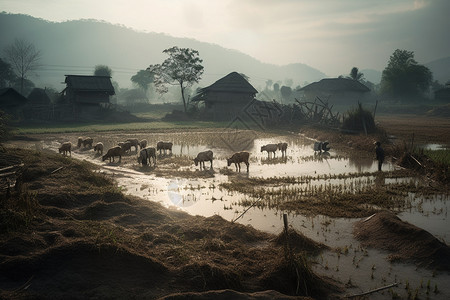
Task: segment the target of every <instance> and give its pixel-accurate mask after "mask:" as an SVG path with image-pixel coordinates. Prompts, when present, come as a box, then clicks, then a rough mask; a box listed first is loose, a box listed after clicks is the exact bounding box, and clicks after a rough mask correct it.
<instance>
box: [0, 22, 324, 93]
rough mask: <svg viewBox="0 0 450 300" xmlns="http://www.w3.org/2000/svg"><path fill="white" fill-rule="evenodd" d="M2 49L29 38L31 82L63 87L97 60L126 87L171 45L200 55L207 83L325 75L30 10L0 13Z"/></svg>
mask: <svg viewBox="0 0 450 300" xmlns="http://www.w3.org/2000/svg"><path fill="white" fill-rule="evenodd" d="M0 34H1V37H2V38H1V39H0V49H4V47H5V46H7V45H10V44H12V43H13V42H14V39H15V38H19V39H25V40H27V41H30V42H32V43H33V44H34V45H35V46H36V48H37V49H39V50H40V51H41V53H42V60H41V64H42V65H43V66H42V67H41V69H39V70H38V71H37V75H38V78H31V79H32V80H33V81H34V82H35V83H37V84H39V85H41V86H43V85H46V86H52V87H54V88H56V89H57V90H61V89H62V88H64V85H63V84H61V82H63V81H64V75H65V74H80V75H91V74H93V71H94V67H95V65H99V64H103V65H107V66H109V67H110V68H111V69H112V70H113V80H115V81H117V82H118V83H119V85H120V86H121V87H130V86H131V81H130V78H131V76H133V75H134V74H136V72H137V71H138V70H140V69H145V68H146V67H148V66H149V65H150V64H156V63H161V62H162V61H163V60H164V59H165V58H167V56H166V55H164V54H163V53H162V51H163V50H164V49H167V48H170V47H172V46H179V47H189V48H193V49H195V50H197V51H199V53H200V57H201V58H202V59H203V65H204V67H205V72H204V76H203V80H202V81H201V82H200V86H207V85H209V84H211V83H213V82H214V81H216V80H218V79H219V78H221V77H222V76H224V75H227V74H228V73H230V72H232V71H237V72H239V73H244V74H246V75H247V76H249V77H250V82H251V83H252V84H253V85H254V86H255V88H257V89H258V90H261V89H262V88H264V87H265V82H266V81H267V80H268V79H271V80H272V81H273V82H276V81H282V82H284V81H285V80H286V79H292V80H293V87H295V86H297V85H304V83H305V82H309V83H311V82H314V81H317V80H320V79H322V78H324V77H326V75H325V74H324V73H322V72H320V71H319V70H317V69H314V68H312V67H309V66H307V65H304V64H301V63H298V64H290V65H286V66H276V65H271V64H265V63H262V62H260V61H258V60H256V59H254V58H252V57H250V56H249V55H246V54H244V53H241V52H238V51H235V50H230V49H225V48H223V47H220V46H218V45H214V44H209V43H203V42H199V41H196V40H193V39H187V38H175V37H171V36H168V35H165V34H161V33H144V32H137V31H135V30H133V29H130V28H126V27H124V26H120V25H113V24H109V23H105V22H100V21H95V20H79V21H67V22H62V23H54V22H49V21H45V20H42V19H37V18H33V17H31V16H25V15H16V14H7V13H0Z"/></svg>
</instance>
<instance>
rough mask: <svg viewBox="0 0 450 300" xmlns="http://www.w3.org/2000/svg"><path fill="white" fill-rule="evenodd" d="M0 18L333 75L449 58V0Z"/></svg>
mask: <svg viewBox="0 0 450 300" xmlns="http://www.w3.org/2000/svg"><path fill="white" fill-rule="evenodd" d="M0 11H6V12H8V13H21V14H27V15H31V16H33V17H38V18H42V19H46V20H50V21H58V22H59V21H66V20H77V19H97V20H104V21H107V22H109V23H113V24H121V25H125V26H126V27H131V28H134V29H136V30H138V31H149V32H152V31H153V32H161V33H166V34H168V35H171V36H175V37H189V38H194V39H197V40H200V41H203V42H209V43H215V44H218V45H220V46H223V47H225V48H230V49H236V50H239V51H241V52H244V53H246V54H249V55H251V56H253V57H255V58H256V59H258V60H260V61H263V62H267V63H273V64H278V65H283V64H288V63H297V62H300V63H305V64H308V65H310V66H312V67H314V68H317V69H319V70H320V71H322V72H324V73H326V74H327V75H330V76H337V75H341V74H348V72H349V71H350V69H351V68H352V67H353V66H356V67H359V68H360V69H366V68H371V69H377V70H380V71H381V70H383V69H384V67H385V66H386V64H387V62H388V60H389V57H390V55H391V54H392V53H393V52H394V50H395V49H404V50H408V51H414V53H415V58H416V60H417V61H418V62H419V63H428V62H430V61H432V60H435V59H439V58H443V57H447V56H450V34H449V29H450V17H449V15H450V0H219V1H216V0H112V1H111V0H109V1H106V0H65V1H62V0H0Z"/></svg>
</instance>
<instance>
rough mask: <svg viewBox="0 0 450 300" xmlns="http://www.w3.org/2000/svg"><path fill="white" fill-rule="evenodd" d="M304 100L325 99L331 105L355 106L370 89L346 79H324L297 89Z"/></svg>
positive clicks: (355, 81)
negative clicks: (301, 93)
mask: <svg viewBox="0 0 450 300" xmlns="http://www.w3.org/2000/svg"><path fill="white" fill-rule="evenodd" d="M299 91H300V92H303V94H304V96H305V98H306V100H310V101H313V100H315V98H316V97H319V98H322V97H323V98H325V99H327V100H328V101H330V102H331V103H333V104H356V103H357V102H358V101H361V100H362V99H363V98H364V96H365V95H366V94H368V93H369V92H370V89H369V88H368V87H367V86H365V85H364V84H362V83H360V82H359V81H357V80H353V79H347V78H325V79H322V80H320V81H318V82H313V83H311V84H308V85H307V86H304V87H303V88H301V89H299Z"/></svg>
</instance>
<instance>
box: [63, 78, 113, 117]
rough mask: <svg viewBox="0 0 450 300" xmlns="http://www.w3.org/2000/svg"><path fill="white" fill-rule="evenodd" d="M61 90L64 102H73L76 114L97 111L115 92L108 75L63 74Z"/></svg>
mask: <svg viewBox="0 0 450 300" xmlns="http://www.w3.org/2000/svg"><path fill="white" fill-rule="evenodd" d="M65 76H66V79H65V83H66V85H67V86H66V88H65V89H64V91H63V94H64V95H65V98H66V102H68V103H72V104H73V109H74V111H73V112H74V114H75V115H76V116H80V115H86V114H92V113H95V112H97V111H98V110H99V109H100V107H101V105H102V104H108V103H110V102H109V97H110V96H112V95H114V94H115V91H114V87H113V85H112V83H111V77H109V76H84V75H65Z"/></svg>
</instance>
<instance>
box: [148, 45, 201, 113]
mask: <svg viewBox="0 0 450 300" xmlns="http://www.w3.org/2000/svg"><path fill="white" fill-rule="evenodd" d="M163 53H165V54H167V55H169V57H168V58H167V59H166V60H164V62H163V63H162V64H157V65H150V66H149V67H148V68H147V70H148V71H150V72H151V73H153V74H155V75H154V83H155V86H156V91H157V92H159V93H160V94H163V93H166V92H167V91H168V88H167V86H166V84H171V85H178V86H179V87H180V89H181V98H182V99H183V105H184V112H187V103H186V97H185V90H186V88H189V87H191V86H192V85H193V84H194V83H198V82H199V80H200V79H201V77H202V74H203V66H202V65H201V63H202V61H203V60H202V59H200V57H199V53H198V51H197V50H193V49H190V48H178V47H177V46H174V47H172V48H169V49H166V50H164V51H163Z"/></svg>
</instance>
